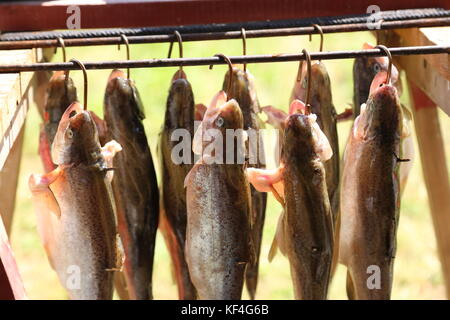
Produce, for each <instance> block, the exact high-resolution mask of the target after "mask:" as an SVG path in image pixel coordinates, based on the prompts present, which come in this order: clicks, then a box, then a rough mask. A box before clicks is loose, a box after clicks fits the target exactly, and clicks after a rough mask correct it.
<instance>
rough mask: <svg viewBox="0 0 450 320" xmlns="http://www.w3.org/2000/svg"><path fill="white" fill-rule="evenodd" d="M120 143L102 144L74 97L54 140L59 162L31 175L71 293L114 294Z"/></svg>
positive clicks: (46, 236)
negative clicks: (115, 177)
mask: <svg viewBox="0 0 450 320" xmlns="http://www.w3.org/2000/svg"><path fill="white" fill-rule="evenodd" d="M120 149H121V147H120V145H119V144H118V143H117V142H115V141H110V142H109V143H108V144H107V145H105V147H104V148H101V147H100V143H99V140H98V135H97V128H96V126H95V124H94V122H93V120H92V118H91V116H90V114H89V112H87V111H83V109H82V107H81V106H80V104H79V103H73V104H72V105H70V106H69V108H68V109H67V110H66V111H65V112H64V114H63V115H62V118H61V121H60V123H59V126H58V130H57V133H56V136H55V139H54V141H53V146H52V159H53V161H54V162H55V163H56V164H57V165H58V166H57V168H56V169H55V170H53V171H51V172H49V173H46V174H43V175H41V174H32V175H31V176H30V179H29V187H30V190H31V193H32V198H33V201H34V204H35V207H36V214H37V218H38V223H37V225H38V231H39V234H40V237H41V240H42V242H43V244H44V248H45V250H46V253H47V255H48V258H49V262H50V264H51V266H52V267H53V269H54V270H55V271H56V273H57V274H58V277H59V280H60V281H61V283H62V285H63V286H64V287H65V288H66V289H67V291H68V293H69V297H70V298H71V299H87V300H91V299H112V294H113V275H114V273H113V271H114V270H115V269H116V268H117V266H118V264H117V260H118V259H117V256H118V255H117V246H116V240H117V237H116V235H117V231H116V225H115V212H114V206H113V205H112V200H111V195H110V192H109V190H110V188H109V180H108V179H107V172H108V169H109V167H108V164H109V163H110V162H111V160H112V158H113V157H114V155H115V153H116V152H118V151H120Z"/></svg>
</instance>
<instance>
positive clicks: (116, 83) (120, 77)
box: [106, 69, 130, 93]
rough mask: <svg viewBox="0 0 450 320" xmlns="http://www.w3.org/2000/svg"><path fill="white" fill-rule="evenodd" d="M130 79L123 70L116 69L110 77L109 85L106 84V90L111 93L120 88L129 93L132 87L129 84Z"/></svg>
mask: <svg viewBox="0 0 450 320" xmlns="http://www.w3.org/2000/svg"><path fill="white" fill-rule="evenodd" d="M127 82H128V79H127V77H126V76H125V73H123V71H122V70H118V69H114V70H113V71H112V72H111V74H110V75H109V78H108V85H107V86H106V92H107V93H111V92H114V91H115V90H120V91H122V92H124V93H127V92H128V91H129V90H130V89H129V86H128V85H127V84H128V83H127Z"/></svg>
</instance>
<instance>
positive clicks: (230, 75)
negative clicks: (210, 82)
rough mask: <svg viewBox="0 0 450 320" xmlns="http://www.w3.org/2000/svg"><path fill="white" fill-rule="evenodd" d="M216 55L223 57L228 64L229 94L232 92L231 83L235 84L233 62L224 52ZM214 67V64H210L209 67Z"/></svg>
mask: <svg viewBox="0 0 450 320" xmlns="http://www.w3.org/2000/svg"><path fill="white" fill-rule="evenodd" d="M214 57H219V58H222V59H223V60H225V62H226V63H227V64H228V71H229V72H228V73H229V75H228V76H229V77H228V86H227V91H226V93H227V95H228V94H229V93H230V92H231V85H232V84H233V64H232V63H231V60H230V58H228V57H227V56H226V55H224V54H222V53H218V54H215V55H214ZM212 68H213V65H210V66H209V69H212ZM227 99H228V98H227Z"/></svg>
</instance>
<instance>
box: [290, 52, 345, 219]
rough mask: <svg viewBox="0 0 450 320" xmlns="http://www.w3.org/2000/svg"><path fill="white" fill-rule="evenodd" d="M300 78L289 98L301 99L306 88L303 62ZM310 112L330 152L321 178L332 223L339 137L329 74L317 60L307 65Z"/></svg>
mask: <svg viewBox="0 0 450 320" xmlns="http://www.w3.org/2000/svg"><path fill="white" fill-rule="evenodd" d="M299 73H300V74H299V75H298V76H299V77H298V79H300V81H297V82H296V83H295V86H294V89H293V90H292V96H291V101H294V100H295V99H298V100H301V101H305V99H306V91H307V82H308V80H309V79H308V77H307V72H306V63H304V64H303V68H302V69H300V70H299ZM309 101H310V105H311V113H313V114H315V115H316V116H317V123H318V125H319V127H320V129H321V130H322V131H323V133H324V134H325V136H326V137H327V139H328V141H329V143H330V145H331V149H332V150H333V154H335V155H336V156H335V157H332V158H331V159H330V160H328V161H326V162H324V164H323V165H324V167H325V177H326V183H327V191H328V197H329V198H330V205H331V211H332V213H333V221H334V223H336V221H337V216H338V211H339V156H338V155H339V140H338V133H337V127H336V123H337V120H336V116H337V114H336V110H335V108H334V105H333V101H332V95H331V84H330V77H329V76H328V72H327V69H326V68H325V65H324V64H323V63H322V62H320V61H313V62H312V64H311V91H310V98H309Z"/></svg>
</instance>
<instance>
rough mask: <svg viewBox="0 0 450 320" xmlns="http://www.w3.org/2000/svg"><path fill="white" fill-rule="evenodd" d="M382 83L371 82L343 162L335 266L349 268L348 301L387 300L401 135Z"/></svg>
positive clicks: (395, 104) (392, 97) (392, 91)
mask: <svg viewBox="0 0 450 320" xmlns="http://www.w3.org/2000/svg"><path fill="white" fill-rule="evenodd" d="M385 79H386V72H383V71H382V72H379V73H378V74H377V76H376V77H375V78H374V80H373V81H372V86H371V89H370V96H369V99H368V100H367V103H366V104H363V105H362V106H361V112H360V114H359V116H358V117H357V118H356V119H355V122H354V124H353V128H352V129H351V132H350V135H349V139H348V142H347V146H346V148H345V153H344V158H343V161H344V166H343V173H342V192H341V215H342V219H341V236H340V257H339V260H340V262H341V263H342V264H344V265H346V266H347V268H348V271H347V294H348V296H349V298H350V299H390V296H391V287H392V277H393V266H394V257H395V251H396V231H397V226H398V219H399V207H400V196H399V191H400V188H399V173H398V171H399V164H400V162H399V160H400V158H401V156H402V152H401V143H400V140H401V138H402V135H404V134H405V132H404V128H403V120H402V118H403V112H402V108H401V106H400V102H399V98H398V93H397V90H396V88H395V87H394V86H392V85H390V84H384V82H385ZM371 275H373V277H371ZM369 277H371V278H370V279H369Z"/></svg>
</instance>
